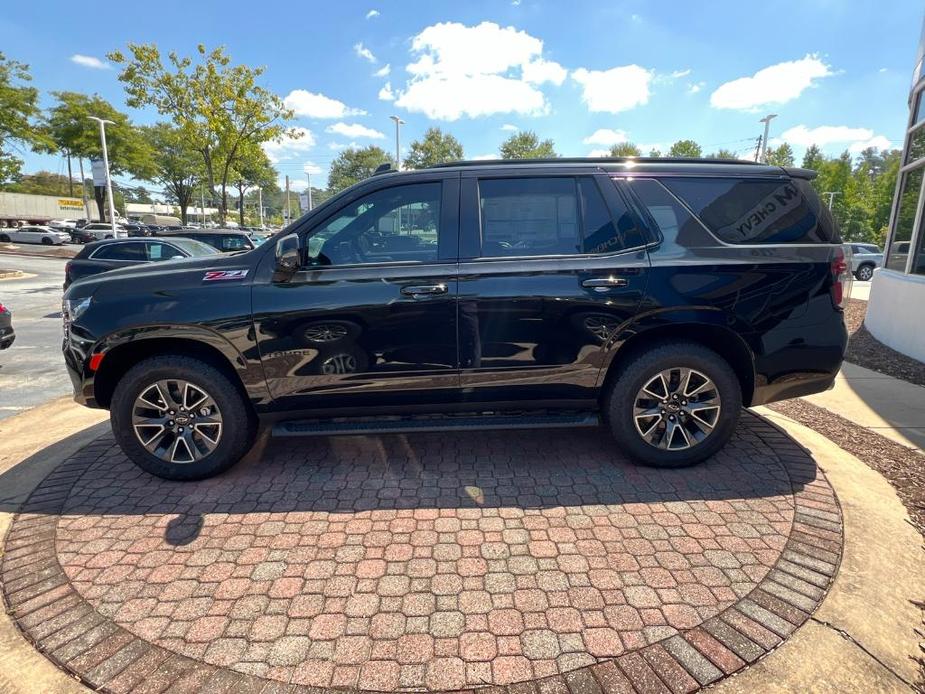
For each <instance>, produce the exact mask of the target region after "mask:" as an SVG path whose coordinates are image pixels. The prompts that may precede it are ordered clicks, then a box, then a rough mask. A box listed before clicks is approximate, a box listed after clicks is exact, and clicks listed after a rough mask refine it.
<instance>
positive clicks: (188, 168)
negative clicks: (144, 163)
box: [143, 123, 203, 224]
mask: <svg viewBox="0 0 925 694" xmlns="http://www.w3.org/2000/svg"><path fill="white" fill-rule="evenodd" d="M143 136H144V137H145V139H146V140H147V142H148V146H149V147H150V148H151V149H152V150H153V151H154V152H156V153H157V154H156V156H155V157H154V158H153V168H154V174H153V175H152V180H154V181H157V182H158V183H160V184H161V185H162V186H163V187H164V190H165V191H166V192H167V193H168V195H169V196H170V198H171V199H172V200H173V201H175V202H176V203H177V207H179V208H180V220H181V221H182V222H183V224H186V222H187V208H188V207H189V206H190V203H191V202H192V200H193V196H194V195H195V193H196V188H197V187H198V186H199V185H200V184H201V182H202V179H203V164H202V157H201V156H200V154H199V152H197V151H196V149H195V148H194V147H193V146H192V144H191V143H190V141H189V140H188V139H187V138H186V137H185V136H184V133H183V130H181V129H180V128H178V127H176V126H175V125H171V124H170V123H157V124H155V125H151V126H148V127H146V128H144V129H143Z"/></svg>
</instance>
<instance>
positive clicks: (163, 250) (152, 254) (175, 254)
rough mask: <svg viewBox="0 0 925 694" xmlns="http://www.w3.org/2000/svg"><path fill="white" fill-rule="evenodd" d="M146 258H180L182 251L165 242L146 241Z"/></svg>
mask: <svg viewBox="0 0 925 694" xmlns="http://www.w3.org/2000/svg"><path fill="white" fill-rule="evenodd" d="M145 245H146V246H147V248H148V260H170V259H171V258H182V257H184V256H183V253H182V251H180V249H179V248H174V247H173V246H170V245H168V244H166V243H148V244H145Z"/></svg>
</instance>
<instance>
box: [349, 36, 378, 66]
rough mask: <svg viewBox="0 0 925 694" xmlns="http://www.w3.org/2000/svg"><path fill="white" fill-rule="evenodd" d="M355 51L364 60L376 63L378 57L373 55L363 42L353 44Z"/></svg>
mask: <svg viewBox="0 0 925 694" xmlns="http://www.w3.org/2000/svg"><path fill="white" fill-rule="evenodd" d="M353 51H354V53H356V54H357V56H359V57H360V58H363V60H368V61H369V62H371V63H375V62H376V56H374V55H373V52H372V51H371V50H369V49H368V48H367V47H366V46H364V45H363V42H362V41H360V42H359V43H355V44H353Z"/></svg>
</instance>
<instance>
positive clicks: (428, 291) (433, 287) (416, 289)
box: [401, 283, 446, 296]
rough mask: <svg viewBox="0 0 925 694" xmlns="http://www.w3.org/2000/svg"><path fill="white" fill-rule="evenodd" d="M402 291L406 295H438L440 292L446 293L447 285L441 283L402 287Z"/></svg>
mask: <svg viewBox="0 0 925 694" xmlns="http://www.w3.org/2000/svg"><path fill="white" fill-rule="evenodd" d="M401 293H402V294H404V295H405V296H436V295H438V294H446V285H445V284H443V283H441V284H419V285H415V286H411V287H402V288H401Z"/></svg>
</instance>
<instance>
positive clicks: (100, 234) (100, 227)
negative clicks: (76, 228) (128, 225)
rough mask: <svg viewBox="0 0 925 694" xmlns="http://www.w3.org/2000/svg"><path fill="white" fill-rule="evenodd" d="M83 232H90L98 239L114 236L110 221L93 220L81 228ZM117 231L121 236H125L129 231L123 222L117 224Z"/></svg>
mask: <svg viewBox="0 0 925 694" xmlns="http://www.w3.org/2000/svg"><path fill="white" fill-rule="evenodd" d="M81 231H82V232H85V233H87V234H90V235H91V236H93V238H95V239H96V240H97V241H101V240H103V239H111V238H114V237H113V235H112V225H111V224H110V223H109V222H91V223H90V224H87V225H86V226H84V227H82V228H81ZM116 232H117V233H118V234H119V237H120V238H125V237H126V236H128V233H127V232H126V231H125V228H124V227H123V226H122V225H121V224H118V223H117V224H116Z"/></svg>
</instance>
